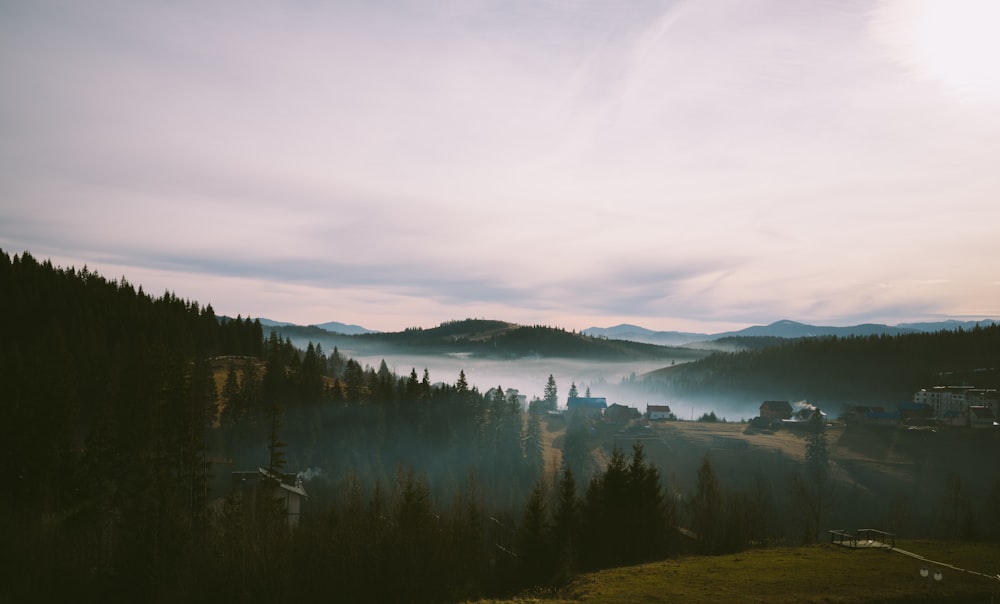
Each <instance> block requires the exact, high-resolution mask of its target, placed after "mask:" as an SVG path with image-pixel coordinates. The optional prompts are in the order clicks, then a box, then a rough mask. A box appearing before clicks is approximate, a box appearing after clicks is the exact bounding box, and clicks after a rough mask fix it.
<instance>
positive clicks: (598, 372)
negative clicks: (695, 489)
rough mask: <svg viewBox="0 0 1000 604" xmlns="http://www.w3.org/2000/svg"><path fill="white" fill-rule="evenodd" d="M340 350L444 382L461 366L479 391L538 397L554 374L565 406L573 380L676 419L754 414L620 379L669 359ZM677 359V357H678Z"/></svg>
mask: <svg viewBox="0 0 1000 604" xmlns="http://www.w3.org/2000/svg"><path fill="white" fill-rule="evenodd" d="M341 352H342V353H343V354H345V355H347V356H350V357H352V358H354V359H355V360H356V361H358V362H359V363H361V364H362V366H364V365H369V366H371V367H372V368H374V369H376V370H377V369H378V367H379V365H380V364H381V362H382V360H383V359H385V362H386V365H387V366H388V367H389V369H390V370H392V371H393V372H395V373H396V374H397V375H399V376H401V377H405V376H408V375H409V374H410V370H411V369H416V370H417V376H418V377H420V378H422V377H423V373H424V369H425V368H426V369H427V370H428V372H429V374H430V379H431V382H432V383H438V382H445V383H448V384H454V383H455V382H457V381H458V374H459V372H460V371H463V370H464V371H465V377H466V380H468V382H469V385H470V386H476V387H477V388H478V389H479V390H480V392H486V391H487V390H489V389H490V388H495V387H497V386H502V387H503V388H504V389H507V388H515V389H517V390H518V391H519V392H520V394H522V395H524V396H526V397H527V400H529V401H530V400H531V399H533V398H542V397H543V396H544V393H545V384H546V382H547V381H548V378H549V375H550V374H551V375H552V376H553V377H554V378H555V380H556V387H557V388H558V391H559V407H560V408H564V407H565V406H566V397H567V396H568V395H569V389H570V385H571V384H573V383H575V384H576V387H577V390H578V391H579V395H580V396H585V395H586V393H587V388H588V387H589V388H590V394H591V396H603V397H605V398H607V401H608V404H609V405H610V404H612V403H619V404H622V405H628V406H630V407H636V408H638V409H639V410H640V411H643V412H644V411H645V410H646V405H649V404H653V405H663V404H666V405H670V408H671V410H672V411H673V412H674V413H675V414H676V415H677V417H678V418H679V419H697V418H698V417H701V415H702V414H703V413H708V412H710V411H714V412H715V414H716V415H717V416H719V417H720V418H723V417H724V418H726V419H728V420H730V421H739V420H740V419H743V418H746V419H749V418H751V417H754V416H756V415H757V412H758V407H759V405H760V401H756V402H753V401H742V402H737V401H713V402H711V403H706V402H704V401H693V400H677V399H670V398H666V397H664V396H663V395H654V394H649V393H646V392H641V391H639V390H638V389H634V388H629V387H628V386H627V385H623V384H622V380H623V378H627V377H629V376H630V375H632V374H633V373H634V374H635V375H637V376H641V375H642V374H644V373H647V372H649V371H654V370H656V369H662V368H663V367H665V366H667V365H669V364H670V363H669V361H667V362H664V361H641V362H622V363H618V362H602V361H594V360H574V359H552V358H541V359H518V360H498V359H483V358H475V357H472V356H469V355H466V354H453V355H439V356H438V355H407V354H385V355H367V354H364V353H354V352H352V351H350V350H344V349H342V350H341ZM678 362H681V361H680V360H678Z"/></svg>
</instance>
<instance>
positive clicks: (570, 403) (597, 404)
mask: <svg viewBox="0 0 1000 604" xmlns="http://www.w3.org/2000/svg"><path fill="white" fill-rule="evenodd" d="M607 408H608V400H607V399H606V398H604V397H603V396H596V397H592V396H571V397H568V398H567V399H566V410H567V411H568V412H569V413H582V414H583V415H585V416H587V417H601V416H602V415H604V410H605V409H607Z"/></svg>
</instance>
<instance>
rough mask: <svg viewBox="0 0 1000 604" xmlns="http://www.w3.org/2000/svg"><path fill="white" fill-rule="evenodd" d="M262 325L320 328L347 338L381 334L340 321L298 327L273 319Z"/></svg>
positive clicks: (265, 321) (264, 321)
mask: <svg viewBox="0 0 1000 604" xmlns="http://www.w3.org/2000/svg"><path fill="white" fill-rule="evenodd" d="M260 324H261V325H263V326H264V327H319V328H320V329H322V330H324V331H329V332H331V333H340V334H344V335H346V336H356V335H360V334H364V333H379V332H378V331H375V330H374V329H368V328H366V327H362V326H360V325H348V324H347V323H340V322H339V321H328V322H326V323H320V324H319V325H297V324H295V323H288V322H286V321H273V320H271V319H261V320H260Z"/></svg>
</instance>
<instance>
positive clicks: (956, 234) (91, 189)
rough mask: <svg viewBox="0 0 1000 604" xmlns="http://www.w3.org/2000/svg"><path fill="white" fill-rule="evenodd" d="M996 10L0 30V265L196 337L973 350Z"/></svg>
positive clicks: (645, 13) (430, 1) (970, 2)
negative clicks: (512, 337) (576, 333)
mask: <svg viewBox="0 0 1000 604" xmlns="http://www.w3.org/2000/svg"><path fill="white" fill-rule="evenodd" d="M998 29H1000V2H995V1H993V0H940V1H932V0H884V1H879V0H866V1H860V0H838V1H826V0H811V1H808V2H799V1H795V2H791V1H788V0H739V1H737V0H699V1H689V2H685V1H681V0H635V1H630V2H618V1H612V0H531V1H520V0H508V1H502V2H500V1H493V0H441V1H436V0H419V1H417V0H413V1H409V0H401V1H390V0H384V1H381V0H372V1H361V0H356V1H336V0H334V1H330V2H316V1H314V0H289V1H278V0H240V1H235V0H234V1H231V2H230V1H225V0H223V1H218V0H200V1H197V2H195V1H186V0H178V1H175V2H146V1H142V0H120V1H119V0H99V1H96V2H85V3H81V2H76V1H67V2H58V1H50V0H33V1H32V2H21V1H14V0H0V82H2V90H3V92H2V94H0V248H2V249H3V250H4V252H6V253H8V254H17V253H20V252H23V251H28V252H30V253H31V254H32V255H34V256H35V257H37V258H40V259H45V258H48V259H51V260H52V261H53V263H55V264H57V265H60V266H74V267H76V268H82V267H83V266H87V267H88V268H89V269H91V270H95V271H97V272H99V273H101V274H102V275H104V276H105V277H108V278H110V279H120V278H125V279H127V280H128V281H129V282H130V283H132V284H135V285H142V286H143V288H144V290H145V291H147V292H148V293H151V294H153V295H159V294H160V293H163V292H164V291H167V290H169V291H171V292H173V293H175V294H176V295H178V296H180V297H182V298H186V299H191V300H195V301H198V302H199V303H201V304H211V305H212V307H213V309H214V310H215V312H216V313H217V314H224V315H230V316H236V315H237V314H239V315H242V316H244V317H246V316H253V317H264V318H270V319H273V320H280V321H288V322H293V323H299V324H317V323H323V322H327V321H339V322H343V323H349V324H359V325H362V326H364V327H367V328H369V329H376V330H382V331H397V330H402V329H404V328H407V327H433V326H435V325H437V324H439V323H441V322H443V321H449V320H457V319H464V318H491V319H501V320H506V321H511V322H515V323H520V324H526V325H535V324H542V325H550V326H557V327H564V328H566V329H576V330H580V329H586V328H588V327H592V326H597V327H608V326H612V325H617V324H619V323H631V324H637V325H641V326H644V327H647V328H650V329H657V330H678V331H699V332H710V333H711V332H719V331H725V330H728V329H738V328H741V327H746V326H749V325H755V324H767V323H771V322H774V321H777V320H781V319H792V320H797V321H802V322H806V323H812V324H819V325H852V324H857V323H864V322H879V323H888V324H896V323H900V322H909V321H921V320H940V319H962V320H969V319H983V318H1000V261H998V259H1000V236H998V225H1000V203H998V199H997V197H998V192H1000V169H998V166H1000V69H997V67H996V65H995V62H996V58H997V57H998V56H1000V35H997V30H998Z"/></svg>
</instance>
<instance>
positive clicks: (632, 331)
mask: <svg viewBox="0 0 1000 604" xmlns="http://www.w3.org/2000/svg"><path fill="white" fill-rule="evenodd" d="M260 322H261V324H262V325H263V326H264V327H304V326H302V325H296V324H295V323H288V322H281V321H273V320H271V319H261V320H260ZM995 322H996V321H994V320H993V319H983V320H981V321H956V320H948V321H934V322H923V323H900V324H898V325H883V324H880V323H862V324H859V325H850V326H845V327H833V326H821V325H809V324H806V323H799V322H797V321H791V320H788V319H784V320H781V321H775V322H774V323H771V324H769V325H753V326H751V327H747V328H745V329H740V330H737V331H726V332H721V333H714V334H709V333H697V332H685V331H655V330H652V329H647V328H645V327H641V326H639V325H631V324H628V323H622V324H620V325H615V326H613V327H589V328H587V329H584V330H583V331H581V332H580V333H582V334H584V335H588V336H593V337H599V338H607V339H610V340H627V341H630V342H639V343H643V344H655V345H657V346H685V345H689V344H698V343H704V342H712V341H715V340H722V339H725V338H735V337H777V338H808V337H816V336H838V337H849V336H870V335H889V336H894V335H902V334H907V333H932V332H936V331H957V330H958V329H964V330H969V329H973V328H975V327H976V325H982V326H986V325H991V324H993V323H995ZM309 327H318V328H319V329H322V330H324V331H328V332H331V333H336V334H343V335H362V334H377V333H381V332H379V331H376V330H373V329H368V328H365V327H362V326H360V325H349V324H346V323H340V322H338V321H329V322H327V323H321V324H318V325H310V326H309Z"/></svg>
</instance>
